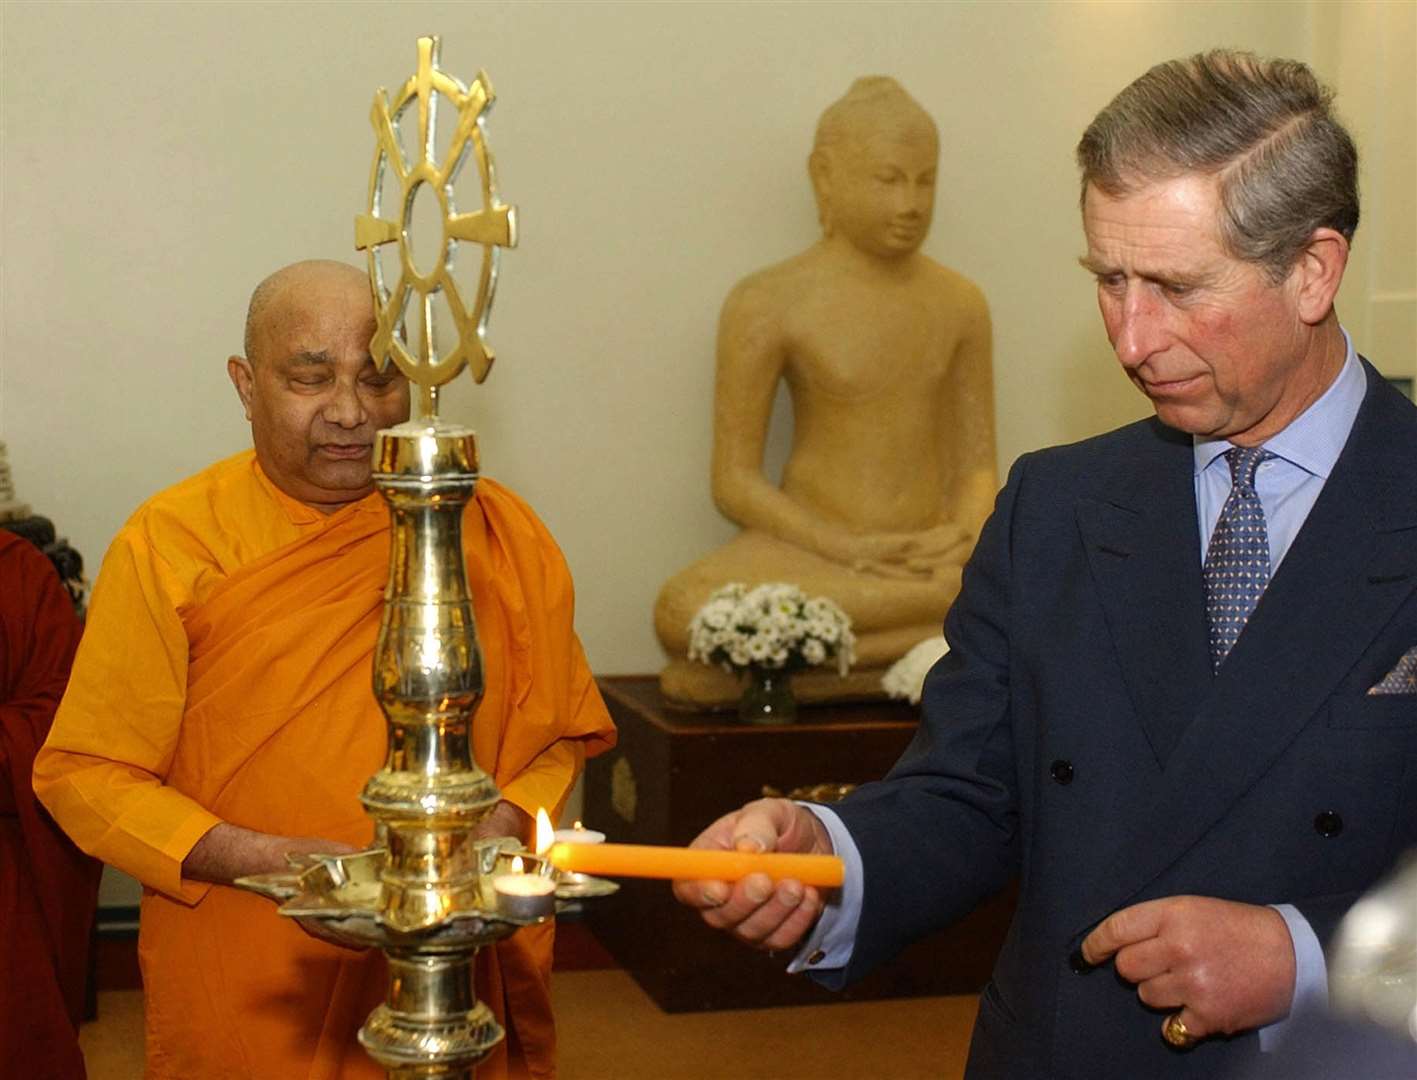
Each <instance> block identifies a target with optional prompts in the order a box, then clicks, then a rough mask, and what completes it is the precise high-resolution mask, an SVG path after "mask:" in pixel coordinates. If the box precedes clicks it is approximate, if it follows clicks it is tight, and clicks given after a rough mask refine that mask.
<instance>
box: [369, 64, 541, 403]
mask: <svg viewBox="0 0 1417 1080" xmlns="http://www.w3.org/2000/svg"><path fill="white" fill-rule="evenodd" d="M438 50H439V41H438V38H437V37H423V38H419V39H418V71H417V73H415V74H414V75H413V76H412V77H410V78H409V80H408V81H407V82H405V83H404V84H403V88H402V89H401V90H400V91H399V92H398V94H397V96H396V97H395V98H394V99H393V100H392V101H390V100H389V96H388V92H387V91H386V90H385V89H384V88H383V87H380V88H379V91H378V92H377V93H376V94H375V95H374V106H373V109H372V110H371V112H370V121H371V123H372V124H373V125H374V136H375V143H374V160H373V165H372V167H371V170H370V175H369V210H368V212H367V213H364V214H360V215H359V216H358V217H357V218H355V222H354V244H355V247H357V248H359V249H361V250H363V251H366V252H367V253H368V259H369V286H370V289H371V290H372V292H373V295H374V310H375V315H376V318H377V329H376V330H375V333H374V338H373V340H372V341H371V342H370V345H369V349H370V353H371V354H372V355H373V357H374V363H375V364H376V365H377V366H378V367H379V368H380V369H381V370H382V369H383V368H384V367H385V366H386V365H387V364H388V362H389V360H390V359H392V360H393V362H394V363H395V364H397V365H398V368H399V370H400V371H402V372H403V373H404V374H405V375H407V376H408V378H409V380H410V381H411V382H413V383H416V384H417V385H418V387H419V388H420V391H421V393H420V413H421V415H423V416H425V417H433V416H435V415H436V414H437V409H438V388H439V387H440V386H442V385H443V384H444V383H448V382H451V381H452V380H453V379H455V378H457V376H458V374H459V373H460V372H461V371H462V369H463V367H464V366H468V367H471V369H472V377H473V379H474V381H476V382H479V383H480V382H482V381H483V380H484V379H486V378H487V373H488V371H489V370H490V369H491V367H492V360H493V353H492V349H491V347H490V346H489V345H488V344H487V342H486V338H485V335H486V332H487V320H488V317H489V316H490V314H491V311H492V294H493V291H494V289H495V288H496V284H497V258H498V253H499V249H500V248H503V247H515V246H516V243H517V215H516V208H515V207H512V206H507V205H506V204H504V203H502V202H501V201H500V200H499V199H498V197H497V184H496V177H495V174H494V170H493V163H492V154H491V152H490V151H489V150H488V148H487V138H486V132H485V130H484V121H485V118H486V115H487V111H488V110H489V109H490V108H491V106H492V102H493V100H494V94H493V92H492V83H491V80H489V79H488V77H487V73H486V72H483V71H479V72H478V73H477V78H476V79H474V80H473V82H472V85H471V86H464V85H463V83H462V82H460V81H459V80H458V79H457V78H455V77H454V76H452V75H449V74H447V73H446V72H444V71H442V70H440V69H439V67H438ZM440 99H441V100H443V101H447V102H450V103H451V104H452V105H453V106H454V107H455V108H456V109H457V126H456V128H455V130H454V132H453V135H452V138H451V140H450V141H449V143H448V145H447V149H446V151H445V152H444V153H443V154H442V156H441V159H440V157H439V153H438V119H439V108H438V106H439V102H440ZM415 103H416V104H417V107H418V108H417V113H416V116H417V123H418V129H417V134H416V141H414V140H412V139H411V140H409V141H408V142H405V141H403V140H402V139H401V138H400V136H401V135H402V134H403V132H402V129H401V124H402V122H403V120H404V114H405V112H406V110H409V109H410V108H411V107H412V106H413V105H414V104H415ZM406 145H407V146H409V147H410V150H409V153H408V154H407V155H406V154H405V151H404V147H405V146H406ZM469 154H471V155H473V156H474V157H475V159H476V164H477V170H478V173H479V177H480V180H481V188H482V206H481V208H480V209H478V210H474V211H473V212H471V213H459V212H458V208H457V205H456V203H455V200H454V192H453V185H454V182H455V181H456V180H457V177H458V174H459V172H460V170H461V169H462V167H463V165H464V163H465V162H466V161H467V158H468V155H469ZM391 175H392V178H393V179H394V181H396V183H397V189H396V191H395V190H390V191H389V192H388V193H387V198H386V192H385V184H386V182H388V180H389V179H390V176H391ZM424 185H427V188H428V192H427V193H426V195H431V196H433V197H434V198H436V199H437V202H438V208H439V216H440V219H441V222H442V236H441V243H440V246H439V249H438V252H437V258H436V260H433V261H431V262H430V261H429V260H428V253H427V252H421V253H420V254H421V255H423V257H424V261H423V263H422V264H421V266H422V267H424V268H420V263H416V262H415V261H414V252H413V245H412V243H411V242H410V238H409V229H410V225H411V223H412V220H413V207H414V200H415V198H417V197H418V196H419V194H420V192H421V191H422V190H423V187H424ZM390 187H391V188H392V185H390ZM426 195H425V197H426ZM386 207H387V210H388V212H389V214H390V216H389V217H385V216H384V211H385V209H386ZM459 243H471V244H478V245H480V246H481V247H482V266H481V271H480V273H479V275H478V279H477V292H476V296H475V297H474V299H473V303H472V306H471V308H469V307H468V305H467V304H466V303H465V301H464V299H463V295H462V293H461V292H460V290H459V288H458V285H457V283H456V282H455V280H454V278H453V265H454V259H455V257H456V254H457V250H458V245H459ZM383 244H397V245H398V256H399V257H398V278H397V280H396V281H395V283H394V285H393V286H392V287H389V286H388V285H387V283H386V280H385V275H384V267H383V265H382V263H381V261H380V258H379V253H378V251H377V248H378V247H379V246H380V245H383ZM440 293H441V295H442V297H443V300H444V301H445V302H446V308H447V311H448V312H449V313H450V315H451V322H452V325H453V330H454V331H455V333H456V342H455V343H454V344H453V346H452V348H451V349H449V350H447V351H446V352H443V351H440V349H439V342H438V327H439V324H438V322H437V321H436V314H435V305H434V301H435V298H436V297H437V296H438V295H439V294H440ZM413 303H417V304H418V305H419V307H418V309H415V316H416V317H415V319H414V320H413V321H414V324H415V325H416V327H417V332H416V333H415V334H414V338H415V340H413V341H410V340H409V330H408V327H409V318H408V315H409V307H410V305H411V304H413Z"/></svg>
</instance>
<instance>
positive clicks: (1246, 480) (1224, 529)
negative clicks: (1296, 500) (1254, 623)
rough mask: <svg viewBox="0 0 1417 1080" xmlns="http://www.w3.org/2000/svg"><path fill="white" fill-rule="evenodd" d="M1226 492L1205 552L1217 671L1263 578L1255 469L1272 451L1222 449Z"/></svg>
mask: <svg viewBox="0 0 1417 1080" xmlns="http://www.w3.org/2000/svg"><path fill="white" fill-rule="evenodd" d="M1225 457H1226V460H1227V461H1228V462H1229V463H1230V485H1231V486H1230V497H1229V498H1228V499H1226V500H1225V505H1224V506H1223V507H1221V509H1220V518H1219V520H1217V521H1216V523H1215V531H1214V532H1213V533H1211V534H1210V547H1209V548H1208V549H1207V551H1206V554H1205V572H1204V577H1205V614H1206V618H1207V619H1209V620H1210V666H1211V669H1212V670H1213V671H1219V670H1220V665H1221V664H1222V663H1223V662H1224V661H1225V658H1226V657H1227V656H1228V655H1230V650H1231V649H1232V648H1233V647H1234V645H1235V640H1236V638H1238V637H1239V636H1240V631H1241V630H1243V629H1245V623H1246V621H1248V619H1249V617H1250V612H1252V611H1254V610H1255V605H1256V604H1258V603H1259V600H1260V596H1261V595H1262V594H1263V593H1264V588H1265V586H1266V585H1268V584H1269V533H1268V532H1267V531H1266V530H1265V523H1264V508H1263V507H1262V506H1260V497H1259V496H1258V495H1256V494H1255V470H1256V469H1258V468H1259V465H1260V462H1261V461H1264V460H1266V459H1267V458H1272V457H1274V455H1273V454H1271V453H1270V452H1269V451H1267V450H1262V449H1261V448H1260V447H1258V446H1247V447H1241V446H1237V447H1235V448H1233V449H1231V450H1227V451H1226V452H1225Z"/></svg>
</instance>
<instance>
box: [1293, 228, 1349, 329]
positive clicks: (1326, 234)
mask: <svg viewBox="0 0 1417 1080" xmlns="http://www.w3.org/2000/svg"><path fill="white" fill-rule="evenodd" d="M1347 266H1348V240H1347V239H1346V238H1345V237H1344V235H1343V234H1342V233H1340V232H1338V231H1337V230H1336V229H1327V228H1325V229H1315V230H1314V234H1313V235H1312V236H1311V237H1309V243H1308V244H1307V245H1306V246H1305V247H1304V250H1303V251H1301V252H1300V253H1299V258H1298V260H1297V261H1296V262H1295V264H1294V269H1293V270H1292V271H1291V275H1292V276H1293V280H1294V287H1295V290H1296V293H1295V295H1296V297H1297V299H1298V303H1299V318H1301V319H1303V320H1304V322H1306V323H1308V324H1309V325H1310V326H1316V325H1317V324H1319V323H1321V322H1323V321H1324V319H1326V318H1328V314H1329V312H1330V311H1332V310H1333V299H1334V297H1335V296H1337V295H1338V286H1339V285H1341V284H1342V283H1343V271H1344V270H1345V269H1346V268H1347Z"/></svg>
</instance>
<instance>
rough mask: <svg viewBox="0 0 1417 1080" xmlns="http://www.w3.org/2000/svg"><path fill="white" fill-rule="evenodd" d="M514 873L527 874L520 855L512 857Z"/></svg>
mask: <svg viewBox="0 0 1417 1080" xmlns="http://www.w3.org/2000/svg"><path fill="white" fill-rule="evenodd" d="M512 873H514V874H521V873H525V870H524V864H523V863H522V857H521V856H520V855H513V856H512Z"/></svg>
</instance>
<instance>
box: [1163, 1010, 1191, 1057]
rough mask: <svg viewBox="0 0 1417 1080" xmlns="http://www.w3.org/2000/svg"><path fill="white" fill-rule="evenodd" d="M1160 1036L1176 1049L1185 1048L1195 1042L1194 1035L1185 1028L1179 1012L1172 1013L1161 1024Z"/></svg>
mask: <svg viewBox="0 0 1417 1080" xmlns="http://www.w3.org/2000/svg"><path fill="white" fill-rule="evenodd" d="M1161 1037H1162V1038H1163V1039H1165V1040H1166V1041H1167V1042H1168V1043H1170V1044H1171V1045H1172V1046H1174V1047H1175V1048H1176V1049H1177V1050H1187V1049H1189V1048H1190V1047H1192V1046H1194V1045H1195V1044H1196V1037H1195V1036H1194V1035H1192V1034H1191V1033H1190V1031H1189V1030H1188V1029H1187V1028H1186V1025H1185V1022H1184V1021H1182V1019H1181V1014H1180V1013H1172V1014H1171V1015H1170V1016H1168V1017H1167V1018H1166V1023H1164V1024H1162V1025H1161Z"/></svg>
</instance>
